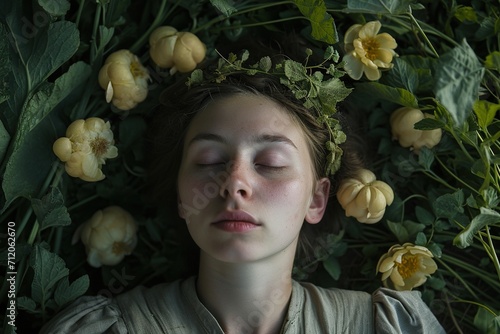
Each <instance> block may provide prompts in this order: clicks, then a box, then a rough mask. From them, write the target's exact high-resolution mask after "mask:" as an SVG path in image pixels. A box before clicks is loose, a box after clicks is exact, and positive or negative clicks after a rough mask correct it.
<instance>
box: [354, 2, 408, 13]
mask: <svg viewBox="0 0 500 334" xmlns="http://www.w3.org/2000/svg"><path fill="white" fill-rule="evenodd" d="M412 2H413V1H412V0H348V1H347V9H348V11H350V12H359V13H369V14H404V13H408V11H409V9H410V4H411V3H412Z"/></svg>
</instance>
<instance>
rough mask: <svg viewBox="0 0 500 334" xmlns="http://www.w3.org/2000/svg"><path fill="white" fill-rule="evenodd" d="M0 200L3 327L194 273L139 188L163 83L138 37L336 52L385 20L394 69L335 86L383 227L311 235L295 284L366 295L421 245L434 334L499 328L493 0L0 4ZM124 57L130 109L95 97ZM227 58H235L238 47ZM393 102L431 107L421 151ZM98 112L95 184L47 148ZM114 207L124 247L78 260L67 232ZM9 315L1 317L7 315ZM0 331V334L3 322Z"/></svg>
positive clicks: (497, 27)
mask: <svg viewBox="0 0 500 334" xmlns="http://www.w3.org/2000/svg"><path fill="white" fill-rule="evenodd" d="M0 6H1V8H0V23H1V24H0V34H1V35H2V38H0V55H1V56H0V78H1V79H2V80H1V81H0V82H1V84H0V121H1V122H0V161H1V162H0V175H1V176H2V189H1V195H0V210H1V218H0V226H1V232H0V233H1V237H2V238H1V249H0V250H1V257H0V264H1V265H2V266H5V267H2V274H1V278H2V286H1V290H0V298H1V303H2V305H6V303H7V302H8V301H9V300H8V297H7V296H8V291H9V284H8V282H7V281H6V278H7V273H8V272H9V271H10V270H9V268H8V267H7V264H8V263H7V255H8V254H7V253H8V252H7V250H8V244H7V234H8V222H15V230H16V251H15V253H16V254H15V255H16V256H15V257H16V263H15V269H16V271H17V276H16V278H17V279H16V294H17V299H16V301H17V307H18V312H19V313H18V314H17V321H16V324H17V326H18V328H17V331H18V332H19V333H25V332H33V331H36V330H37V329H38V328H39V327H40V326H41V325H42V324H43V323H44V322H45V321H47V320H48V319H50V318H51V317H52V316H53V315H54V314H55V313H56V312H57V311H58V310H60V309H61V308H62V307H64V306H65V305H67V304H68V303H69V302H71V301H72V300H74V299H75V298H77V297H78V296H80V295H82V294H89V295H95V294H103V295H109V296H112V295H115V294H117V293H121V292H123V291H125V290H128V289H130V288H132V287H134V286H136V285H138V284H146V285H150V284H154V283H156V282H161V281H168V280H173V279H176V278H178V277H181V276H183V275H185V274H186V273H188V272H191V271H192V270H193V269H196V268H192V262H190V261H189V260H188V259H187V257H186V255H185V254H186V252H187V250H188V249H189V242H188V237H187V236H186V235H185V231H184V230H183V229H182V228H181V227H179V225H178V224H175V222H176V219H175V218H174V217H172V216H171V214H170V213H168V212H163V211H162V210H156V208H154V207H152V206H151V205H150V204H149V202H148V201H147V200H146V197H145V196H144V195H145V194H144V180H145V177H146V172H145V162H144V143H143V135H144V133H145V131H147V129H146V123H145V120H144V116H145V115H147V114H148V113H149V112H150V111H151V110H152V109H153V108H154V107H155V105H156V104H157V103H158V102H157V101H158V96H159V94H160V92H161V90H162V88H164V87H166V86H168V85H169V84H171V83H172V82H173V81H174V80H175V78H176V76H175V75H174V76H170V75H169V74H168V73H165V72H162V71H158V70H157V69H156V68H155V67H154V64H152V63H151V61H150V60H149V56H148V45H147V41H148V36H149V34H150V32H151V31H152V30H153V29H154V28H156V27H158V26H160V25H171V26H174V27H176V28H177V29H178V30H180V31H182V30H185V31H191V32H193V33H195V34H197V35H198V37H199V38H200V39H201V40H202V41H203V42H204V43H205V44H206V45H207V48H208V54H207V57H208V58H213V57H215V47H216V46H217V45H226V46H227V45H228V44H230V43H233V42H237V41H240V40H244V39H258V38H259V36H263V34H267V33H269V32H273V33H283V32H285V31H289V30H291V29H294V30H296V31H298V32H300V34H301V35H302V36H303V37H304V38H306V39H308V40H309V41H310V43H311V45H313V46H315V47H317V48H323V49H324V47H325V46H326V45H333V46H334V47H335V48H336V49H337V50H338V51H339V52H340V53H341V54H342V52H343V49H342V40H343V34H344V33H345V31H346V30H347V29H348V28H349V27H350V26H351V25H352V24H355V23H361V24H362V23H365V22H367V21H372V20H376V19H378V20H380V21H381V22H382V30H383V31H384V32H388V33H390V34H391V35H392V36H393V37H394V38H395V39H396V41H397V43H398V48H397V49H396V52H397V53H398V54H399V57H398V58H396V59H395V61H394V68H393V69H392V70H390V71H387V72H384V73H383V76H382V78H381V79H380V80H379V81H378V82H368V81H366V80H364V79H362V80H361V81H359V82H350V81H349V80H347V83H348V85H350V86H352V87H354V91H353V93H352V94H351V95H350V96H349V98H348V102H349V105H350V106H352V107H353V108H357V109H359V110H361V111H362V112H364V113H365V115H366V117H365V120H366V122H364V123H362V124H360V128H361V130H362V131H363V133H365V134H366V137H367V138H368V139H369V140H368V142H369V143H371V146H370V147H369V152H370V153H371V160H372V162H373V163H372V165H371V166H370V169H372V170H373V171H374V172H375V173H376V174H377V176H378V178H379V179H381V180H383V181H386V182H387V183H389V184H390V185H391V186H392V187H393V189H394V191H395V194H396V199H395V202H394V203H393V204H392V205H391V206H390V207H389V209H388V210H387V212H386V215H385V217H384V219H383V221H382V222H380V223H378V224H376V225H362V224H359V223H357V222H356V221H354V220H350V219H346V221H345V222H344V224H343V225H342V226H343V228H342V230H341V232H340V233H339V234H338V235H328V236H325V238H324V240H320V241H319V242H318V248H317V254H316V257H317V261H316V262H314V263H297V267H296V272H295V274H296V277H297V278H307V279H309V280H311V281H313V282H316V283H317V284H320V285H322V286H337V287H341V288H348V289H359V290H365V291H373V290H374V289H376V288H377V287H379V286H380V285H381V282H380V278H379V276H377V275H376V272H375V266H376V264H377V261H378V259H379V257H380V256H381V255H382V254H383V253H385V252H386V251H387V250H388V248H389V247H390V246H392V245H394V244H396V243H404V242H412V243H415V244H418V245H422V246H426V247H427V248H429V249H430V250H431V251H432V252H433V254H434V256H435V259H436V262H437V263H438V267H439V269H438V271H437V272H436V274H434V275H433V276H432V277H431V278H429V280H428V281H427V283H426V284H425V285H424V286H422V287H421V288H419V290H421V291H422V294H423V298H424V300H425V301H426V302H427V303H428V304H429V306H430V307H431V309H432V310H433V312H434V313H435V314H436V316H437V317H438V319H439V320H440V321H441V323H442V324H443V326H444V327H445V328H446V330H447V332H449V333H461V332H465V333H471V332H484V333H498V332H500V300H499V299H498V296H500V264H499V261H498V250H497V248H496V247H497V245H498V244H499V243H500V233H499V226H500V213H499V202H500V197H499V196H500V185H499V182H500V172H499V163H500V158H499V156H498V154H499V153H498V152H499V148H500V145H499V143H498V139H499V137H500V129H499V124H500V123H499V121H498V117H497V113H498V110H499V109H500V104H499V97H500V80H499V72H500V51H499V44H500V37H499V36H500V34H499V32H500V5H499V3H498V1H494V0H483V1H460V0H459V1H452V0H441V1H432V0H422V1H420V2H416V1H411V0H394V1H392V0H346V1H323V0H294V1H276V2H272V1H266V2H262V1H251V0H247V1H234V2H233V1H229V0H211V1H201V0H200V1H194V0H188V1H173V0H169V1H167V0H151V1H144V2H143V1H131V0H125V1H112V0H97V1H89V0H79V1H76V0H71V1H68V0H32V1H31V0H25V1H9V0H0ZM119 49H130V50H131V51H132V52H134V53H135V54H137V55H138V56H139V57H140V58H141V60H142V62H143V64H145V65H146V66H147V67H148V69H150V71H151V72H152V73H151V74H152V82H151V85H150V91H149V97H148V99H147V100H146V101H145V102H143V103H141V104H140V105H139V106H138V107H137V108H135V109H133V110H132V111H130V112H129V113H125V114H123V113H122V114H118V113H115V112H114V110H113V107H112V106H110V105H108V104H107V103H106V102H105V98H104V91H103V90H102V89H101V88H100V87H99V85H98V83H97V74H98V71H99V69H100V67H101V66H102V64H103V61H104V60H105V58H106V57H107V55H109V54H110V53H111V52H113V51H116V50H119ZM235 51H236V50H235ZM400 106H411V107H418V108H420V109H422V110H426V111H427V112H430V113H434V115H435V116H436V119H435V120H426V121H422V122H420V123H418V124H417V125H416V126H417V127H418V128H420V129H433V128H442V129H443V130H444V136H443V139H442V141H441V143H440V144H439V145H438V146H436V147H435V148H433V149H432V150H430V149H423V150H422V151H421V153H420V154H419V155H416V154H414V153H412V152H410V151H409V150H407V149H403V148H401V147H399V145H398V143H397V142H394V141H392V140H391V133H390V126H389V121H388V119H389V116H390V113H391V112H392V111H393V110H395V109H396V108H398V107H400ZM90 116H97V117H102V118H105V119H108V120H110V122H111V123H112V129H113V132H114V134H115V139H116V141H117V144H116V145H117V146H118V149H119V154H120V155H119V157H118V158H117V159H114V160H109V162H108V163H107V164H106V165H105V168H104V172H105V174H106V175H107V177H106V179H105V180H103V181H101V182H98V183H86V182H83V181H80V180H76V179H73V178H70V177H69V176H67V175H66V174H65V173H64V168H62V166H61V164H60V162H59V161H58V159H57V158H56V157H55V155H54V154H53V153H52V143H53V142H54V141H55V140H56V139H57V138H59V137H61V136H63V135H64V132H65V129H66V127H67V126H68V125H69V124H70V123H71V122H72V121H73V120H75V119H79V118H88V117H90ZM112 204H113V205H120V206H122V207H124V208H125V209H127V210H128V211H130V212H131V213H132V214H133V215H134V217H135V219H136V220H137V222H138V224H139V226H140V229H139V244H138V247H137V249H136V251H135V252H134V253H133V255H131V256H128V257H126V258H125V260H124V261H123V262H122V263H120V264H119V265H117V266H114V267H103V268H100V269H94V268H91V267H90V266H88V265H87V263H86V261H85V257H86V256H85V252H84V249H83V246H82V245H81V243H78V244H76V245H74V246H72V245H71V238H72V235H73V233H74V231H75V229H76V228H77V226H78V225H79V224H80V223H82V222H84V221H85V220H87V219H88V218H89V217H90V216H91V215H92V214H93V213H94V212H95V211H96V210H98V209H101V208H103V207H105V206H108V205H112ZM5 314H6V315H7V314H8V312H6V313H5ZM8 320H9V319H8V318H5V321H4V323H3V325H2V326H3V332H4V333H12V332H14V331H15V330H14V328H13V327H11V326H9V325H8V323H7V322H8Z"/></svg>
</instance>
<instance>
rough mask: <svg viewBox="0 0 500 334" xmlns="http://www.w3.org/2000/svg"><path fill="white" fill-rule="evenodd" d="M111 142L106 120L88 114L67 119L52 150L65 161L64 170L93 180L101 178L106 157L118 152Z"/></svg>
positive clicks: (116, 154)
mask: <svg viewBox="0 0 500 334" xmlns="http://www.w3.org/2000/svg"><path fill="white" fill-rule="evenodd" d="M113 144H114V140H113V132H112V131H111V125H110V124H109V122H104V121H103V120H102V119H100V118H97V117H91V118H88V119H87V120H83V119H79V120H76V121H74V122H73V123H71V124H70V126H68V128H67V129H66V137H61V138H59V139H57V140H56V141H55V142H54V144H53V145H52V150H53V151H54V154H55V155H56V156H57V157H58V158H59V159H60V160H61V161H62V162H64V163H65V169H66V173H68V174H69V175H70V176H73V177H78V178H80V179H82V180H84V181H89V182H94V181H100V180H102V179H104V174H103V173H102V171H101V167H102V165H103V164H105V163H106V159H111V158H115V157H117V156H118V149H117V148H116V146H114V145H113Z"/></svg>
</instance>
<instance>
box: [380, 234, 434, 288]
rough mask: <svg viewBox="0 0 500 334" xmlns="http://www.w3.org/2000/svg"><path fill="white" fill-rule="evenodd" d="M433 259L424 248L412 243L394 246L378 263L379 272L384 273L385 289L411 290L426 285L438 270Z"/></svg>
mask: <svg viewBox="0 0 500 334" xmlns="http://www.w3.org/2000/svg"><path fill="white" fill-rule="evenodd" d="M432 258H433V255H432V253H431V252H430V251H429V250H428V249H427V248H425V247H423V246H415V245H413V244H411V243H405V244H403V245H402V246H401V245H394V246H392V247H391V248H390V249H389V251H388V252H387V253H386V254H384V255H382V257H381V258H380V260H379V261H378V264H377V272H380V273H382V282H383V284H384V286H385V287H388V288H392V289H395V290H398V291H401V290H411V289H413V288H415V287H418V286H420V285H422V284H424V283H425V281H427V277H428V276H429V275H432V274H433V273H434V272H435V271H436V270H437V266H436V263H435V262H434V260H433V259H432Z"/></svg>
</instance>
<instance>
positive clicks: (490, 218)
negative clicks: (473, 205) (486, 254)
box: [453, 207, 500, 248]
mask: <svg viewBox="0 0 500 334" xmlns="http://www.w3.org/2000/svg"><path fill="white" fill-rule="evenodd" d="M479 212H480V213H479V215H477V216H476V217H474V218H473V219H472V221H471V222H470V224H469V225H468V226H467V227H466V228H465V229H464V230H463V231H462V232H460V233H459V234H458V235H457V236H456V237H455V239H453V244H454V245H455V246H457V247H459V248H466V247H469V246H470V245H472V243H473V241H474V236H475V234H476V233H477V232H478V231H480V230H481V229H482V228H483V227H485V226H486V225H492V224H499V223H500V213H498V212H496V211H494V210H491V209H488V208H484V207H482V208H480V209H479Z"/></svg>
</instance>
